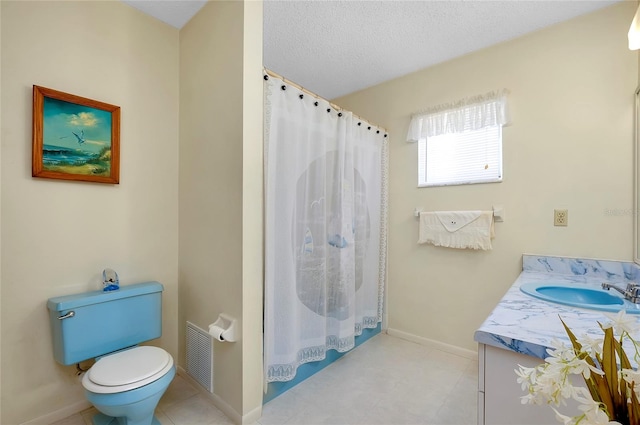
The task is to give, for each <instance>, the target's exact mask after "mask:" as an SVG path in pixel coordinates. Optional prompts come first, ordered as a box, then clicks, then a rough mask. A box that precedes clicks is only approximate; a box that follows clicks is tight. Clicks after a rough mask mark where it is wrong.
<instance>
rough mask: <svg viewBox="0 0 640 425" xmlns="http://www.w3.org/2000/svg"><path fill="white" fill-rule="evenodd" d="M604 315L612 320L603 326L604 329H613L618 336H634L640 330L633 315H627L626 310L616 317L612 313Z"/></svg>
mask: <svg viewBox="0 0 640 425" xmlns="http://www.w3.org/2000/svg"><path fill="white" fill-rule="evenodd" d="M604 315H605V316H607V317H608V318H609V319H611V322H608V323H605V324H603V325H602V327H603V328H604V329H608V328H611V327H613V332H614V334H616V335H621V334H622V333H623V332H627V333H628V334H633V333H635V332H638V330H640V328H639V326H638V322H637V321H636V319H635V318H633V316H631V315H627V313H626V312H625V311H624V310H620V311H619V312H618V314H616V315H613V314H610V313H604Z"/></svg>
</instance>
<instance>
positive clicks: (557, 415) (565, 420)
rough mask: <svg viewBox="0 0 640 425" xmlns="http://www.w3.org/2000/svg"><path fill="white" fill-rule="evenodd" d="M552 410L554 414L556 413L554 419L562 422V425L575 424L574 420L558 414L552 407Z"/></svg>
mask: <svg viewBox="0 0 640 425" xmlns="http://www.w3.org/2000/svg"><path fill="white" fill-rule="evenodd" d="M552 409H553V411H554V412H556V419H557V420H559V421H560V422H562V423H563V424H564V425H573V424H575V423H576V418H571V417H569V416H565V415H563V414H562V413H560V412H558V411H557V410H556V409H555V408H554V407H552Z"/></svg>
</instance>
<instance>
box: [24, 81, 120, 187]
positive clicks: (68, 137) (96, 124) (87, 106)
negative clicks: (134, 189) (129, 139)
mask: <svg viewBox="0 0 640 425" xmlns="http://www.w3.org/2000/svg"><path fill="white" fill-rule="evenodd" d="M119 125H120V108H119V107H117V106H114V105H109V104H105V103H102V102H98V101H94V100H91V99H85V98H81V97H79V96H74V95H70V94H67V93H63V92H58V91H55V90H52V89H46V88H44V87H39V86H34V141H33V149H34V160H33V175H34V177H47V178H60V179H68V180H83V181H95V182H103V183H118V180H119V177H118V174H119Z"/></svg>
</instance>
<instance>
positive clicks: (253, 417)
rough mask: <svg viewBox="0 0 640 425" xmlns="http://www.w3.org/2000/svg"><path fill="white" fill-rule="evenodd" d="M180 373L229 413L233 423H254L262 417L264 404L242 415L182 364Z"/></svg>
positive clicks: (239, 424) (219, 407)
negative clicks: (202, 383) (189, 372)
mask: <svg viewBox="0 0 640 425" xmlns="http://www.w3.org/2000/svg"><path fill="white" fill-rule="evenodd" d="M178 374H179V375H180V376H181V377H183V378H184V379H186V380H187V381H189V383H190V384H191V385H193V387H195V388H196V389H198V391H200V392H201V393H202V394H203V395H204V396H206V397H207V398H209V399H210V400H211V401H212V402H213V405H214V406H216V407H217V408H218V409H220V411H221V412H222V413H224V414H225V415H227V417H229V419H231V420H232V421H233V423H235V424H238V425H244V424H253V423H255V422H256V421H257V420H258V419H260V417H262V406H258V407H256V408H255V409H253V410H252V411H251V412H249V413H247V414H246V415H244V416H242V415H241V414H240V413H238V412H237V411H236V410H235V409H234V408H233V407H231V406H230V405H229V404H228V403H227V402H226V401H224V400H223V399H222V398H220V396H218V395H217V394H213V393H210V392H209V391H207V389H206V388H204V387H203V386H202V385H200V383H198V381H196V380H195V379H193V378H192V377H191V376H190V375H189V374H188V373H187V371H186V370H185V369H184V368H182V367H181V366H178Z"/></svg>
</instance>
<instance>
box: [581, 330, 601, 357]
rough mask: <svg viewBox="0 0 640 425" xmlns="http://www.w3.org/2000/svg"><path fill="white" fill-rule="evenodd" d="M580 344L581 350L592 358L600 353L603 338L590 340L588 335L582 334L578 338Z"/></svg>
mask: <svg viewBox="0 0 640 425" xmlns="http://www.w3.org/2000/svg"><path fill="white" fill-rule="evenodd" d="M580 343H581V344H582V348H583V349H584V350H585V351H586V352H587V353H589V355H590V356H592V357H593V356H594V355H595V354H596V353H602V344H603V343H604V338H591V337H590V336H589V335H587V334H583V335H582V336H581V337H580Z"/></svg>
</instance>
